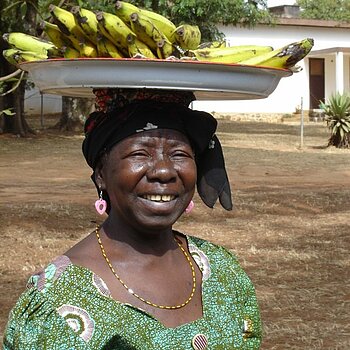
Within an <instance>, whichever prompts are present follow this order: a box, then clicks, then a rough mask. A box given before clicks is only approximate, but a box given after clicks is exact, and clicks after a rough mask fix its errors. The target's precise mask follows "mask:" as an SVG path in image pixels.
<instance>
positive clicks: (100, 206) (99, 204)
mask: <svg viewBox="0 0 350 350" xmlns="http://www.w3.org/2000/svg"><path fill="white" fill-rule="evenodd" d="M95 208H96V211H97V212H98V213H99V214H100V215H103V214H104V213H105V211H106V209H107V202H106V201H105V200H104V199H103V198H102V190H101V189H100V198H99V199H98V200H97V201H96V202H95Z"/></svg>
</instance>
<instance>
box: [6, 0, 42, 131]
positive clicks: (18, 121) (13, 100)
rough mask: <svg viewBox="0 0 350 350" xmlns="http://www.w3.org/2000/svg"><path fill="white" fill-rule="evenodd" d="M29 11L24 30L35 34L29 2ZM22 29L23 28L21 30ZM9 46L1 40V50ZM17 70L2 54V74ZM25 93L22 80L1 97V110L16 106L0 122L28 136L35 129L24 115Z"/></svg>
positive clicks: (34, 22)
mask: <svg viewBox="0 0 350 350" xmlns="http://www.w3.org/2000/svg"><path fill="white" fill-rule="evenodd" d="M32 3H33V4H34V5H35V6H37V5H38V1H35V0H34V1H32ZM27 4H28V7H27V12H26V15H25V18H24V20H23V24H24V30H23V31H24V32H26V33H28V34H32V35H35V27H36V10H35V7H34V6H32V4H31V3H29V2H28V3H27ZM16 12H17V17H18V19H19V18H20V10H19V9H18V10H17V11H16ZM20 31H21V30H20ZM5 48H7V45H6V44H5V43H4V41H3V40H2V39H1V40H0V50H1V52H2V50H3V49H5ZM14 70H15V67H14V66H13V65H11V64H10V63H8V62H7V61H6V60H5V59H4V58H3V57H2V55H1V58H0V73H1V75H0V76H6V75H8V74H10V73H12V72H13V71H14ZM7 85H8V86H7V89H9V88H11V85H10V84H7ZM24 93H25V82H24V81H22V82H21V83H20V85H19V86H18V88H17V89H16V90H15V91H14V92H13V93H11V94H9V95H6V96H4V97H0V99H1V102H0V107H1V109H0V110H3V109H6V108H10V107H14V110H15V113H16V114H15V115H13V116H2V117H0V118H1V122H0V129H1V130H2V132H8V133H13V134H15V135H20V136H26V135H27V134H28V133H34V131H33V130H32V129H31V128H30V127H29V125H28V123H27V122H26V120H25V115H24Z"/></svg>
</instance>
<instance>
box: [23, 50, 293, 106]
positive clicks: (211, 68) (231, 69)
mask: <svg viewBox="0 0 350 350" xmlns="http://www.w3.org/2000/svg"><path fill="white" fill-rule="evenodd" d="M18 66H19V68H20V69H22V70H24V71H27V72H28V73H29V75H30V76H31V78H32V80H33V82H34V84H35V85H37V86H38V88H39V90H40V91H41V92H43V93H51V94H52V93H53V94H58V95H62V96H65V95H66V96H70V93H71V94H72V93H74V91H81V94H83V95H84V96H81V97H85V93H86V97H90V96H91V97H93V94H92V89H93V88H101V89H102V88H109V87H111V88H117V87H118V83H115V84H114V83H113V84H104V85H101V84H97V83H94V78H93V77H91V76H89V79H86V81H83V80H80V81H79V82H75V84H72V85H69V84H68V85H66V84H65V83H63V84H61V85H59V84H58V83H57V84H56V88H55V83H54V82H53V81H49V82H45V83H44V84H43V81H45V79H44V80H40V79H38V75H37V74H38V72H39V75H40V69H41V71H42V70H43V69H44V68H45V69H50V73H55V72H59V71H61V72H64V71H65V70H69V69H73V68H74V69H77V70H79V69H81V70H84V69H86V68H89V69H91V66H94V67H95V68H96V69H99V70H103V69H104V68H103V67H111V68H114V67H115V68H116V69H119V70H120V69H127V68H130V69H135V68H137V69H141V70H142V69H144V72H146V70H147V71H148V72H149V70H153V71H158V72H159V71H161V70H164V69H166V70H167V72H169V73H168V74H170V76H171V74H172V73H176V72H180V73H182V72H187V71H191V72H192V73H194V74H196V75H197V79H199V81H200V78H198V76H199V74H200V73H201V74H203V77H205V76H207V75H208V76H209V75H211V77H212V76H213V74H214V76H215V74H226V73H227V74H237V75H238V74H239V75H242V74H243V76H244V75H246V77H248V76H249V77H252V76H256V77H258V76H262V75H264V76H265V77H264V79H266V78H267V79H268V80H269V84H270V86H268V85H266V92H265V91H264V92H263V93H261V92H256V91H255V90H254V88H255V86H253V85H252V88H251V90H252V91H251V92H247V91H240V90H239V88H238V87H237V84H236V85H235V88H232V89H231V88H218V87H213V85H212V84H211V83H207V86H204V85H201V84H199V85H200V86H198V82H197V83H194V85H195V86H194V85H192V86H191V81H190V79H188V81H187V83H189V85H190V86H184V85H179V84H178V83H177V82H176V81H175V80H174V81H173V83H174V86H170V85H167V82H166V81H165V79H163V81H162V79H160V80H159V81H158V82H157V79H155V80H154V82H153V83H152V84H150V83H148V82H146V83H145V82H143V83H142V82H139V81H135V80H134V81H132V82H131V84H126V83H125V82H124V83H123V84H121V86H119V87H122V88H159V89H168V90H169V89H171V90H190V91H193V92H194V93H195V95H196V96H197V95H199V96H201V95H204V98H199V99H209V100H212V99H214V100H216V99H217V100H220V99H232V100H237V99H259V98H266V97H268V96H269V95H270V94H271V93H272V92H273V91H274V90H275V89H276V87H277V85H278V84H279V81H280V79H281V78H283V77H288V76H291V75H292V74H293V72H292V71H291V70H289V69H284V68H276V67H266V66H257V65H256V66H250V65H241V64H235V63H233V64H230V63H227V64H226V63H217V62H206V61H194V60H161V59H142V58H141V59H135V58H107V57H106V58H73V59H67V58H52V59H45V60H39V61H32V62H23V63H21V64H19V65H18ZM157 69H158V70H157ZM34 73H35V74H36V75H35V74H34ZM89 73H91V71H89ZM53 75H54V74H53ZM40 78H41V79H43V78H42V75H41V76H40ZM58 78H59V76H56V82H57V80H58ZM91 79H92V80H91ZM95 81H96V80H95ZM157 83H158V84H159V83H160V86H157ZM45 84H46V85H45ZM196 84H197V85H196ZM43 85H44V86H43ZM185 85H186V84H185ZM270 90H271V91H270ZM75 94H77V92H75ZM79 94H80V93H79ZM79 94H78V95H79ZM78 95H77V96H78ZM88 95H90V96H88ZM71 96H74V94H73V95H71Z"/></svg>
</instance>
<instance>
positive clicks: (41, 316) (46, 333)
mask: <svg viewBox="0 0 350 350" xmlns="http://www.w3.org/2000/svg"><path fill="white" fill-rule="evenodd" d="M187 240H188V247H189V251H190V253H191V255H192V256H193V258H194V260H195V261H196V263H197V264H198V266H199V268H200V269H201V271H202V280H203V282H202V303H203V317H202V318H200V319H198V320H195V321H193V322H190V323H187V324H183V325H181V326H178V327H175V328H166V327H165V326H164V325H163V324H162V323H160V322H159V321H158V320H157V319H155V318H154V317H152V316H151V315H149V314H148V313H146V312H145V311H143V310H141V309H138V308H135V307H133V306H132V305H129V304H125V303H120V302H117V301H115V300H114V299H112V298H111V295H110V292H109V290H108V288H107V286H106V284H105V283H104V281H103V280H102V279H101V278H100V277H99V276H97V275H96V274H94V273H93V272H92V271H91V270H89V269H87V268H84V267H81V266H77V265H74V264H72V263H71V261H70V260H69V258H68V257H66V256H60V257H58V258H57V259H55V260H54V261H53V262H52V263H51V264H49V265H48V266H47V267H46V269H45V270H43V271H42V272H41V273H39V274H36V275H34V276H32V277H31V278H30V280H29V282H28V286H27V290H26V291H25V292H24V293H23V294H22V295H21V297H20V298H19V300H18V301H17V303H16V305H15V306H14V308H13V309H12V311H11V313H10V317H9V321H8V324H7V328H6V332H5V336H4V344H3V346H4V350H8V349H18V350H19V349H20V350H31V349H33V350H34V349H35V350H38V349H60V350H61V349H62V350H68V349H72V350H73V349H74V350H80V349H99V350H102V349H104V350H107V349H109V350H114V349H115V350H117V349H118V350H127V349H128V350H132V349H135V350H136V349H137V350H140V349H142V350H152V349H154V350H160V349H162V350H163V349H164V350H187V349H188V350H190V349H192V350H193V349H196V350H204V349H210V350H214V349H215V350H219V349H223V350H230V349H259V347H260V342H261V323H260V314H259V308H258V305H257V300H256V296H255V291H254V287H253V285H252V283H251V281H250V279H249V278H248V276H247V275H246V273H245V272H244V271H243V270H242V268H241V267H240V266H239V264H238V262H237V260H236V258H235V257H234V256H233V255H232V254H231V253H230V252H229V251H228V250H226V249H225V248H223V247H220V246H217V245H215V244H212V243H209V242H207V241H204V240H201V239H199V238H195V237H191V236H187Z"/></svg>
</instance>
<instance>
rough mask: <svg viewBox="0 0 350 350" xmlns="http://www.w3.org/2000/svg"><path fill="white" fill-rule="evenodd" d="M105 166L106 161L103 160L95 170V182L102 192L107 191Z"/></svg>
mask: <svg viewBox="0 0 350 350" xmlns="http://www.w3.org/2000/svg"><path fill="white" fill-rule="evenodd" d="M103 164H104V161H103V160H102V159H101V160H100V161H99V162H98V164H97V166H96V168H95V171H94V182H95V184H96V185H97V187H98V188H99V189H100V190H105V189H106V183H105V180H104V171H103Z"/></svg>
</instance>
